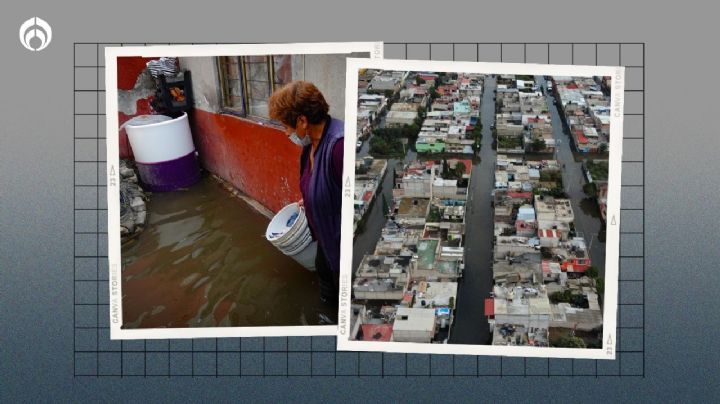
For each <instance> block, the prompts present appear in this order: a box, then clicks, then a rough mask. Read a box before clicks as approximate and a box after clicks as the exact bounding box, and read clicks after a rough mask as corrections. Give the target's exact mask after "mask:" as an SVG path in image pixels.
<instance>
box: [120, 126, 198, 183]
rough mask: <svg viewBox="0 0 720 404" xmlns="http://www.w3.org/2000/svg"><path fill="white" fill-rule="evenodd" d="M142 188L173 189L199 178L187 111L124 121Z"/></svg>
mask: <svg viewBox="0 0 720 404" xmlns="http://www.w3.org/2000/svg"><path fill="white" fill-rule="evenodd" d="M123 126H124V127H125V130H126V131H127V135H128V140H129V141H130V146H131V147H132V150H133V154H134V155H135V163H136V165H137V168H138V172H139V174H140V181H141V182H142V183H143V186H144V188H146V189H148V190H150V191H156V192H162V191H173V190H175V189H178V188H183V187H188V186H190V185H192V184H194V183H195V182H197V181H198V180H199V179H200V166H199V164H198V161H197V156H196V155H195V146H194V144H193V140H192V133H191V132H190V123H189V121H188V115H187V113H184V112H183V114H182V116H180V117H178V118H175V119H173V118H171V117H169V116H165V115H140V116H137V117H135V118H133V119H131V120H129V121H128V122H126V123H125V124H124V125H123Z"/></svg>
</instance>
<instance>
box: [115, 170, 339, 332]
mask: <svg viewBox="0 0 720 404" xmlns="http://www.w3.org/2000/svg"><path fill="white" fill-rule="evenodd" d="M147 209H148V225H147V227H146V229H145V231H144V232H143V233H141V234H140V235H139V236H138V237H137V238H135V239H133V240H131V241H130V242H128V243H127V244H125V245H124V246H123V247H122V264H123V271H122V282H123V283H122V291H123V321H124V325H123V327H124V328H157V327H215V326H234V327H243V326H290V325H317V324H332V323H335V321H336V319H337V310H336V309H333V308H330V307H327V306H325V305H323V304H322V303H321V302H320V299H319V292H318V285H317V282H316V277H315V274H314V273H312V272H309V271H308V270H306V269H304V268H303V267H301V266H300V265H299V264H297V263H296V262H295V261H293V260H292V259H290V258H289V257H286V256H285V255H283V254H282V253H280V252H279V251H278V250H277V249H275V247H273V246H272V245H271V244H270V243H269V242H267V241H266V240H265V238H264V232H265V228H266V226H267V224H268V222H269V220H268V219H267V218H266V217H264V216H263V215H261V214H259V213H257V212H256V211H255V210H253V209H252V208H251V207H250V206H248V205H247V204H246V203H245V202H243V201H242V200H240V199H237V198H235V197H232V196H231V195H230V194H229V193H228V192H227V191H226V190H224V189H223V188H222V187H221V186H220V185H219V184H217V183H216V182H215V181H214V180H212V179H211V178H204V179H203V180H202V181H201V182H200V183H198V184H197V185H195V186H193V187H192V188H190V189H189V190H187V191H178V192H171V193H157V194H153V195H152V196H151V199H150V201H149V203H148V204H147Z"/></svg>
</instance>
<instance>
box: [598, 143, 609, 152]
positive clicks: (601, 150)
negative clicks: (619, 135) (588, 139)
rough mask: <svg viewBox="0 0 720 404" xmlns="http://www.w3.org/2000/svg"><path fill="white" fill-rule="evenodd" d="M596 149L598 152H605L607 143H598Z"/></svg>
mask: <svg viewBox="0 0 720 404" xmlns="http://www.w3.org/2000/svg"><path fill="white" fill-rule="evenodd" d="M598 151H599V152H600V153H605V152H607V151H608V145H607V143H600V146H598Z"/></svg>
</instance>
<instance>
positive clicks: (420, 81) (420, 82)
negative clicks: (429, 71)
mask: <svg viewBox="0 0 720 404" xmlns="http://www.w3.org/2000/svg"><path fill="white" fill-rule="evenodd" d="M415 84H417V85H420V84H425V79H424V78H422V77H420V76H415Z"/></svg>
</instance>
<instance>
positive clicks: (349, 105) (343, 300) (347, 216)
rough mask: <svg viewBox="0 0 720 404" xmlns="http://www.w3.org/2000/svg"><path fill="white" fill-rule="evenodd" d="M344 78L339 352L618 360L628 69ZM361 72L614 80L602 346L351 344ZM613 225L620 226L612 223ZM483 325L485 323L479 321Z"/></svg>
mask: <svg viewBox="0 0 720 404" xmlns="http://www.w3.org/2000/svg"><path fill="white" fill-rule="evenodd" d="M346 66H347V72H346V75H345V80H346V88H345V139H346V141H345V156H346V158H345V161H344V166H343V170H344V172H345V173H350V174H346V175H345V183H344V193H343V202H342V203H343V205H342V212H343V215H342V221H341V230H342V231H341V234H342V236H341V241H340V302H339V313H338V337H337V349H338V351H374V352H401V353H422V354H457V355H492V356H510V357H541V358H574V359H610V360H612V359H615V353H616V352H615V351H616V345H617V343H616V341H617V335H616V333H615V332H616V327H617V318H616V316H617V306H618V272H619V256H620V191H621V180H622V177H621V169H622V146H623V117H624V115H623V114H624V109H623V107H624V101H625V68H624V67H621V66H580V65H577V66H576V65H551V64H533V63H486V62H455V61H428V60H400V59H397V60H392V59H384V60H379V59H375V60H373V59H360V58H348V59H347V65H346ZM360 69H380V70H396V71H429V72H446V73H453V72H457V73H484V74H515V75H518V74H529V75H543V76H584V77H592V76H610V77H612V81H611V84H612V92H611V104H610V109H611V118H610V136H612V139H613V141H611V142H610V146H609V169H608V200H607V216H606V217H608V218H613V219H614V221H613V219H608V225H607V230H606V250H605V294H604V307H603V309H604V310H603V345H602V348H600V349H593V348H585V349H581V348H554V347H547V348H545V347H543V348H538V347H528V346H497V345H465V344H422V343H413V342H378V341H350V340H349V339H348V332H349V326H350V325H349V321H350V318H351V295H352V271H353V268H352V257H353V237H352V234H353V215H352V213H351V212H352V209H353V199H352V195H353V189H354V186H355V176H354V172H355V159H354V157H353V158H351V159H348V158H347V156H348V155H352V156H354V155H355V150H354V146H355V142H356V141H357V139H356V137H357V133H356V129H357V102H358V101H357V99H358V73H359V70H360ZM611 222H613V223H615V224H612V225H611V224H610V223H611ZM478 321H480V320H478Z"/></svg>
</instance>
